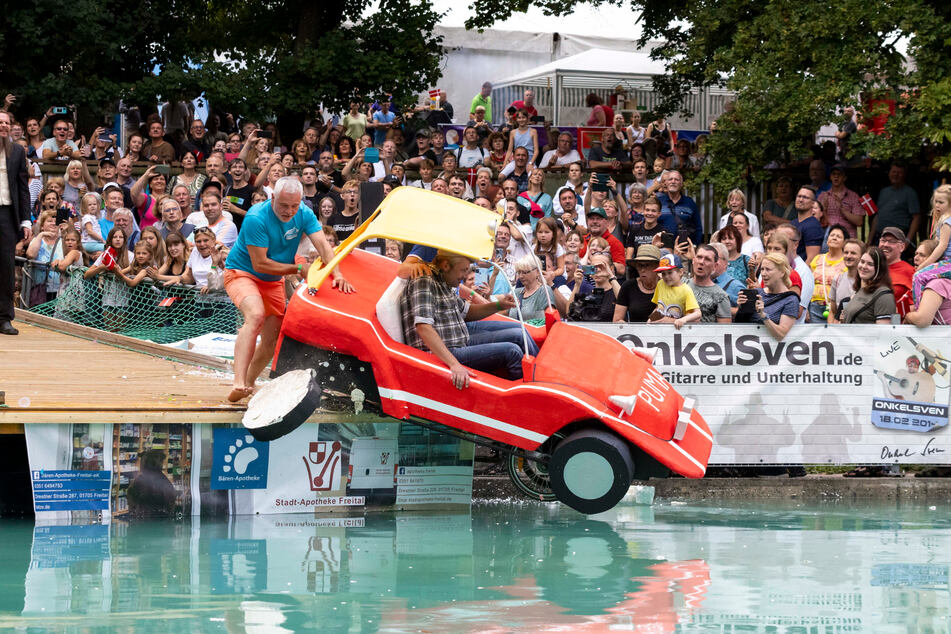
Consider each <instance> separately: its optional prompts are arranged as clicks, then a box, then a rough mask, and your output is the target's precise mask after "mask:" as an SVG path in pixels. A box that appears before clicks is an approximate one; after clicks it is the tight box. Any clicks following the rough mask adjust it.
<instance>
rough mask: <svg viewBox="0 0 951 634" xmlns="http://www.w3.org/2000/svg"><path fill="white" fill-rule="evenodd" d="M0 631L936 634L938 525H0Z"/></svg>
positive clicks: (523, 509)
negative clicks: (792, 633)
mask: <svg viewBox="0 0 951 634" xmlns="http://www.w3.org/2000/svg"><path fill="white" fill-rule="evenodd" d="M0 537H2V538H0V562H2V564H3V565H2V566H0V630H2V631H10V630H12V629H14V628H15V629H16V631H22V632H40V631H56V632H99V631H102V632H113V631H122V632H153V631H154V632H249V633H252V632H253V633H257V632H284V631H298V632H299V631H315V632H346V631H353V632H405V631H426V632H468V631H480V632H481V631H487V630H491V631H494V632H506V631H523V632H537V631H562V632H603V631H608V630H612V631H613V630H621V631H624V630H627V631H644V632H668V631H682V632H797V633H798V632H801V633H804V634H806V633H829V632H889V633H892V632H916V633H917V632H947V631H948V630H949V620H948V617H949V612H951V595H949V584H948V582H949V560H951V516H949V514H948V508H947V507H938V508H934V509H929V508H927V507H924V508H919V507H908V508H906V507H901V508H896V507H894V506H892V507H890V508H886V507H879V508H869V507H861V508H854V507H841V506H833V505H828V506H823V507H792V506H788V507H785V508H763V507H762V506H759V507H758V508H753V507H752V506H750V507H746V508H738V507H735V506H734V507H730V508H723V507H715V506H709V505H708V506H702V505H680V504H663V503H658V504H656V505H654V506H653V507H627V508H623V509H615V510H614V511H612V512H609V513H606V514H603V515H601V516H598V517H597V518H596V519H592V518H585V517H583V516H581V515H578V514H577V513H574V512H573V511H570V510H568V509H566V508H564V507H561V506H558V505H555V504H552V505H537V504H533V503H527V504H518V503H508V502H506V503H498V504H477V505H474V506H473V507H472V510H471V512H470V513H465V514H451V515H446V514H428V515H416V514H413V515H368V516H366V517H362V516H354V517H347V518H344V517H342V516H337V517H332V518H320V519H315V518H313V517H309V516H306V515H297V516H281V517H243V518H234V519H231V520H229V521H211V522H209V521H201V522H199V521H197V520H196V521H182V522H166V521H161V522H158V521H155V522H137V523H131V524H126V523H121V522H113V523H112V525H111V526H34V525H33V524H32V523H26V522H12V521H4V522H2V523H0Z"/></svg>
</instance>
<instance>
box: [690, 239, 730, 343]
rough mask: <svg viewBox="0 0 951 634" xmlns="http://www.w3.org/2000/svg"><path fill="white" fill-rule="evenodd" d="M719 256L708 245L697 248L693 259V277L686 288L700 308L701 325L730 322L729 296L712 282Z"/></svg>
mask: <svg viewBox="0 0 951 634" xmlns="http://www.w3.org/2000/svg"><path fill="white" fill-rule="evenodd" d="M719 257H720V255H719V254H718V253H717V250H716V249H715V248H713V247H711V246H710V245H708V244H701V245H700V246H698V247H697V251H696V254H695V255H694V257H693V275H692V276H691V279H690V281H689V282H688V283H687V286H689V287H690V290H692V291H693V295H694V297H695V298H696V300H697V304H698V305H699V306H700V322H701V323H708V324H712V323H718V324H728V323H730V322H731V321H732V314H731V312H730V296H729V295H727V294H726V291H724V290H723V289H722V288H720V287H719V286H718V285H717V283H716V282H714V281H713V275H714V274H715V273H716V265H717V260H718V259H719Z"/></svg>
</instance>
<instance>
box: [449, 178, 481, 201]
mask: <svg viewBox="0 0 951 634" xmlns="http://www.w3.org/2000/svg"><path fill="white" fill-rule="evenodd" d="M449 195H450V196H452V197H453V198H459V199H460V200H465V201H468V202H472V200H473V199H474V198H475V197H474V196H473V195H472V190H471V189H469V184H468V183H467V182H466V179H465V178H463V177H462V176H460V175H459V174H453V175H452V176H450V177H449Z"/></svg>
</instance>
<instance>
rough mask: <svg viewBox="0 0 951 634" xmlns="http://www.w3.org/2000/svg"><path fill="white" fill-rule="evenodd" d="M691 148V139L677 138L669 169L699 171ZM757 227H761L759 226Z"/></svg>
mask: <svg viewBox="0 0 951 634" xmlns="http://www.w3.org/2000/svg"><path fill="white" fill-rule="evenodd" d="M690 150H691V147H690V141H688V140H687V139H677V143H675V144H674V153H673V155H671V157H670V158H669V159H668V161H667V167H668V169H675V170H678V171H679V172H680V173H681V174H683V173H684V172H693V173H694V174H696V173H697V172H699V171H700V165H699V164H698V163H697V160H696V159H695V158H694V157H693V156H691V155H690ZM744 198H745V197H744ZM744 204H745V202H744ZM754 218H755V216H754ZM757 229H759V227H758V226H757Z"/></svg>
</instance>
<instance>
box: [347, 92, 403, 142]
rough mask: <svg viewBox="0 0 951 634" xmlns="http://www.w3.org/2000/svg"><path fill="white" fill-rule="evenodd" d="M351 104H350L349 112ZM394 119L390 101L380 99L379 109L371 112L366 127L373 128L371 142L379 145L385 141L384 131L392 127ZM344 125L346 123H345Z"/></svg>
mask: <svg viewBox="0 0 951 634" xmlns="http://www.w3.org/2000/svg"><path fill="white" fill-rule="evenodd" d="M352 110H353V106H352V105H351V112H352ZM395 120H396V113H395V112H390V102H389V101H388V100H381V101H380V109H379V110H377V111H376V112H374V113H373V117H372V119H371V120H370V122H369V123H367V127H368V128H370V129H372V130H373V143H374V144H375V145H376V146H377V147H379V146H381V145H383V142H384V141H386V133H387V132H389V130H390V129H391V128H392V127H393V125H394V124H393V122H394V121H395ZM345 125H346V124H345Z"/></svg>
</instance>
